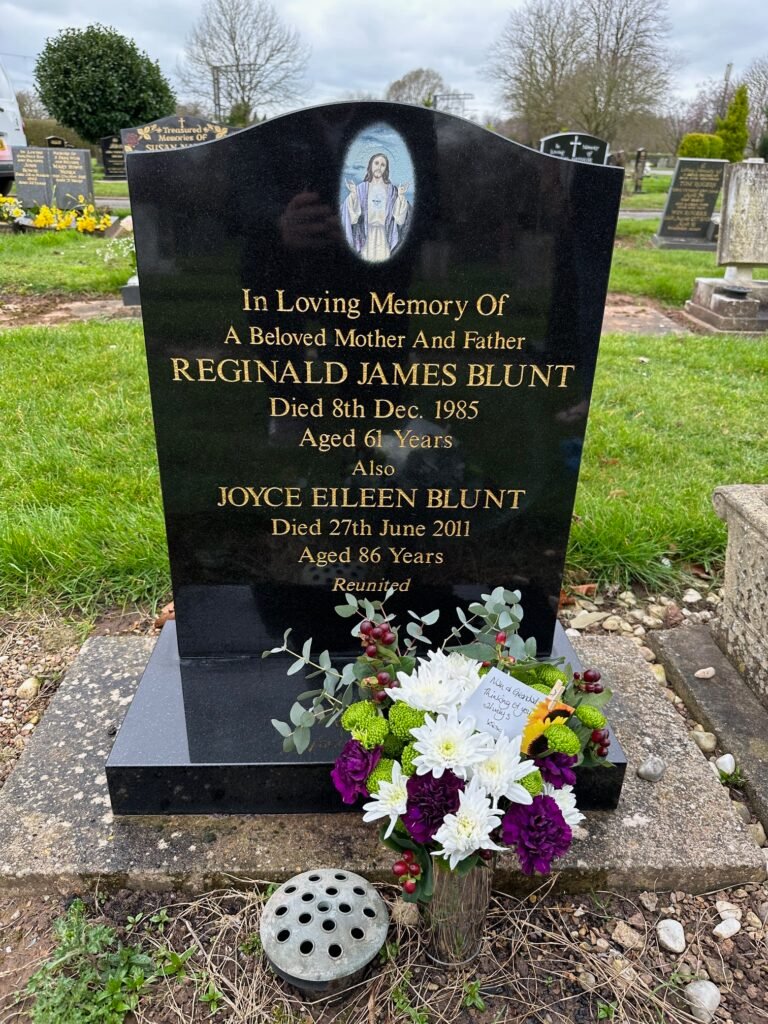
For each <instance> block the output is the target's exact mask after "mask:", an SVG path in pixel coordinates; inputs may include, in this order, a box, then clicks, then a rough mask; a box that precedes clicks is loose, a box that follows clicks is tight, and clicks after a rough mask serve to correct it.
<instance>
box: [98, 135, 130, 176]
mask: <svg viewBox="0 0 768 1024" xmlns="http://www.w3.org/2000/svg"><path fill="white" fill-rule="evenodd" d="M100 145H101V163H102V165H103V167H104V179H105V181H119V180H122V179H124V178H125V150H124V149H123V143H122V141H121V140H120V136H119V135H105V136H104V138H103V139H101V140H100Z"/></svg>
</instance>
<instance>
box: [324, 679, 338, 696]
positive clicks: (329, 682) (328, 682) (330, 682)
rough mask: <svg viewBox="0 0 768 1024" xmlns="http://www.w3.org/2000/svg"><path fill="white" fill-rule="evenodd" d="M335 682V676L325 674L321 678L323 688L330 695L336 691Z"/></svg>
mask: <svg viewBox="0 0 768 1024" xmlns="http://www.w3.org/2000/svg"><path fill="white" fill-rule="evenodd" d="M336 683H337V679H336V678H335V676H332V675H326V677H325V679H324V680H323V690H324V691H325V693H327V694H330V696H333V695H334V693H335V692H336Z"/></svg>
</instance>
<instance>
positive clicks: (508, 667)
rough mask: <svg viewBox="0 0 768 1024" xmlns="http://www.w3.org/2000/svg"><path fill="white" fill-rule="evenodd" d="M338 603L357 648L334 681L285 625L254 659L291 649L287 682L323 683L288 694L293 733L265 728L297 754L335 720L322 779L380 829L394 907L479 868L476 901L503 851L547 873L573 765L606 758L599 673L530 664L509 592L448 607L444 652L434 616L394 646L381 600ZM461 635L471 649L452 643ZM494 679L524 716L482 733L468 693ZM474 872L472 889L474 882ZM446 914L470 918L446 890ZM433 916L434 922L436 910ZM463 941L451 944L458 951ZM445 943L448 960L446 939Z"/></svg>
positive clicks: (563, 842)
mask: <svg viewBox="0 0 768 1024" xmlns="http://www.w3.org/2000/svg"><path fill="white" fill-rule="evenodd" d="M345 596H346V600H347V603H346V604H344V605H340V606H338V607H337V608H336V611H337V612H338V614H340V615H342V616H343V617H349V618H351V617H353V616H356V617H357V619H358V621H357V622H356V623H355V625H354V627H353V629H352V634H353V636H355V637H356V638H357V639H358V640H359V642H360V644H361V647H362V653H361V654H360V656H359V657H358V658H357V660H356V661H354V662H352V663H350V664H347V665H345V666H344V668H343V670H342V671H341V672H337V671H336V670H335V669H334V668H333V666H332V663H331V659H330V655H329V654H328V652H327V651H323V652H322V653H321V654H320V655H318V657H317V659H316V660H313V658H312V641H311V640H308V641H307V642H306V643H305V644H304V646H303V648H302V650H301V652H296V651H292V650H291V649H290V646H289V636H290V630H289V631H288V632H287V633H286V635H285V638H284V643H283V646H282V647H279V648H274V649H273V650H272V651H269V652H266V653H267V654H272V653H277V652H287V653H290V654H292V655H293V656H294V658H295V660H294V662H293V663H292V665H291V666H290V667H289V669H288V672H289V674H291V673H294V672H298V671H299V670H300V669H302V668H305V669H309V670H310V673H309V674H310V676H315V677H316V676H318V675H320V676H323V680H322V685H321V686H320V687H318V688H317V689H314V690H309V691H306V692H305V693H303V694H300V696H299V700H298V701H297V703H296V704H294V706H293V708H292V709H291V714H290V719H291V723H292V725H293V726H294V728H293V729H292V728H291V726H290V725H289V724H288V723H286V722H278V721H273V725H274V726H275V728H276V729H278V731H279V732H280V733H281V734H282V735H283V737H284V746H285V748H286V749H288V750H290V749H296V750H298V751H299V752H301V751H302V750H304V749H306V748H307V746H308V744H309V739H310V733H311V729H312V727H313V726H314V725H316V724H318V723H324V724H331V723H332V722H334V721H336V720H338V719H340V720H341V726H342V728H343V729H344V730H345V731H346V732H348V733H349V734H350V738H349V740H348V741H347V742H346V744H345V746H344V748H343V749H342V751H341V753H340V754H339V756H338V758H337V760H336V763H335V765H334V767H333V770H332V772H331V778H332V780H333V783H334V785H335V787H336V789H337V790H338V791H339V793H340V795H341V799H342V800H343V801H344V803H347V804H354V803H356V802H357V801H358V800H359V799H363V800H364V801H365V802H364V804H363V820H364V821H367V822H380V823H381V825H380V828H381V838H382V840H383V842H384V843H385V844H386V845H387V846H389V847H390V848H391V849H393V850H395V851H396V853H397V854H398V859H397V860H396V861H395V863H394V865H393V868H392V870H393V872H394V874H395V875H396V876H397V877H398V878H399V880H400V884H401V886H402V890H403V896H404V898H405V899H406V900H409V901H415V900H420V901H422V902H424V903H429V902H432V903H434V902H435V901H436V899H437V896H438V892H439V891H441V890H444V889H445V882H446V880H447V877H449V878H453V879H458V878H462V877H465V876H470V874H471V873H474V872H482V875H483V876H484V879H483V884H482V885H480V886H479V888H480V889H481V890H483V891H486V890H487V896H486V897H485V905H486V906H487V902H488V896H489V894H490V888H489V886H490V877H491V872H490V870H488V867H489V866H490V864H491V862H492V861H493V860H494V858H495V857H496V855H497V854H499V853H504V852H507V851H510V852H512V853H514V854H515V855H516V857H517V861H518V863H519V865H520V869H521V870H522V871H523V872H524V873H526V874H529V875H532V874H535V873H539V874H546V873H548V872H549V871H550V869H551V867H552V863H553V861H554V860H555V859H556V858H558V857H561V856H563V855H564V854H565V853H566V852H567V850H568V848H569V846H570V844H571V840H572V838H573V831H572V830H573V827H574V826H575V825H577V824H578V823H579V822H580V821H581V820H582V819H583V815H582V814H581V813H580V811H579V810H578V808H577V806H576V798H575V796H574V791H573V787H574V784H575V782H576V776H575V773H574V769H575V768H576V766H577V765H579V764H581V763H588V764H607V763H608V762H607V761H606V755H607V753H608V744H609V736H608V730H607V728H606V718H605V715H604V714H603V712H602V710H601V709H602V707H603V706H604V705H605V704H606V703H607V702H608V700H609V699H610V696H611V695H610V691H609V690H607V689H606V688H604V687H603V685H602V683H601V682H600V673H599V672H597V671H596V670H595V669H589V670H587V671H585V672H583V673H581V674H580V673H578V672H576V673H574V672H572V671H571V668H570V666H568V665H563V664H562V663H561V661H557V660H552V659H550V660H547V661H543V660H542V661H539V660H537V659H536V647H535V641H534V640H531V639H529V640H526V641H524V640H523V639H522V638H521V637H520V636H519V634H518V628H519V626H520V623H521V621H522V617H523V609H522V607H521V605H520V593H519V592H518V591H508V590H505V589H504V588H502V587H497V588H496V589H495V590H494V591H493V593H491V594H484V595H482V601H478V602H475V603H473V604H471V605H470V606H469V613H470V615H469V616H467V614H466V613H465V612H464V611H463V610H462V609H461V608H459V609H457V614H458V618H459V625H458V626H457V627H454V628H453V629H452V630H451V632H450V637H449V640H451V641H453V642H452V644H451V645H450V646H447V645H444V646H443V647H442V648H433V647H432V646H431V644H430V642H429V640H428V638H427V637H426V635H425V628H428V627H429V626H431V625H434V624H435V622H437V619H438V613H437V612H431V613H429V614H428V615H424V616H418V615H416V614H415V613H414V612H410V613H409V615H410V617H411V620H412V621H410V622H408V624H407V625H406V627H405V629H404V630H403V631H402V632H403V633H404V634H405V638H404V641H403V642H402V643H401V640H400V633H401V631H400V630H399V629H398V627H397V626H396V624H395V620H394V616H393V615H391V614H388V612H387V610H386V607H385V602H386V598H385V601H384V602H376V603H371V602H369V601H363V602H359V601H358V600H357V599H356V598H355V597H354V596H352V595H350V594H347V595H345ZM388 596H389V595H388ZM466 634H470V636H469V643H463V642H462V641H463V639H464V637H465V635H466ZM419 644H424V645H427V646H428V648H429V649H428V650H427V651H426V653H425V656H424V657H417V656H416V648H417V645H419ZM265 656H266V655H265ZM494 671H497V672H498V671H500V672H501V673H503V678H504V679H507V680H510V681H512V685H513V689H514V692H515V695H516V697H517V698H522V699H523V700H524V701H525V700H527V702H528V703H527V705H524V707H525V713H524V715H523V717H522V718H521V716H520V715H518V716H517V718H516V721H514V722H513V723H512V724H507V722H506V721H505V718H509V717H510V716H509V715H506V716H505V715H504V714H499V715H498V719H499V721H500V722H501V726H495V725H494V726H493V727H488V722H487V718H488V716H487V715H486V716H485V717H486V720H485V724H483V721H481V719H482V715H481V716H480V719H478V717H477V716H476V715H475V714H474V713H473V709H474V708H475V707H477V706H478V702H477V700H476V699H475V700H473V694H476V693H477V692H478V691H479V690H480V689H481V688H482V686H481V684H482V683H483V679H484V677H485V676H486V675H488V674H489V673H491V672H494ZM496 678H498V677H496ZM302 701H308V702H310V703H309V704H302V703H301V702H302ZM483 706H487V705H483V704H482V703H481V704H480V707H483ZM502 707H503V704H502ZM527 708H530V711H528V710H527ZM497 710H498V709H497ZM483 714H485V713H484V712H483ZM446 876H447V877H446ZM473 877H474V879H475V883H476V884H475V888H478V885H477V879H478V878H479V877H480V876H479V875H477V874H475V875H474V876H473ZM465 895H466V894H465ZM441 899H442V897H441ZM449 902H450V901H449ZM452 905H453V906H454V910H453V911H451V913H450V914H448V915H447V916H446V915H445V914H443V915H442V920H443V923H445V921H446V920H447V921H448V924H449V925H450V927H451V928H453V929H455V927H456V924H457V915H460V916H462V917H464V918H466V919H468V920H469V919H471V917H472V914H471V912H470V908H469V907H468V905H467V902H466V898H465V897H461V898H457V897H456V894H455V893H454V896H453V900H452ZM432 911H433V916H434V912H435V908H434V906H433V907H432ZM481 916H482V919H483V920H484V916H485V909H484V908H483V911H482V915H481ZM463 938H464V937H463ZM463 938H462V942H461V943H459V944H458V947H459V948H460V949H461V950H462V951H463V952H466V949H467V944H466V942H465V941H463ZM443 945H444V944H443ZM450 945H451V948H452V949H453V950H454V951H455V949H456V948H457V943H456V941H455V936H453V937H452V939H451V942H450ZM443 951H444V950H443Z"/></svg>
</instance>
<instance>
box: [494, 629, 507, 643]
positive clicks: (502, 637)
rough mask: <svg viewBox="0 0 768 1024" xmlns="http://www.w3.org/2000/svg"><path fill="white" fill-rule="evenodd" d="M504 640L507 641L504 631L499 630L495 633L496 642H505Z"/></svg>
mask: <svg viewBox="0 0 768 1024" xmlns="http://www.w3.org/2000/svg"><path fill="white" fill-rule="evenodd" d="M506 642H507V634H506V633H505V632H504V630H501V632H499V633H497V634H496V643H497V644H505V643H506Z"/></svg>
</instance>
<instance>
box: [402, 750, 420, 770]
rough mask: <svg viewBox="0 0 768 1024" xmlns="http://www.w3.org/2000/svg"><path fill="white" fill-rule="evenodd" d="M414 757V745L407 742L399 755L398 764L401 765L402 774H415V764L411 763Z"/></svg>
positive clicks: (415, 755)
mask: <svg viewBox="0 0 768 1024" xmlns="http://www.w3.org/2000/svg"><path fill="white" fill-rule="evenodd" d="M414 757H418V754H417V752H416V747H414V745H413V744H412V743H409V744H408V745H407V746H406V747H404V748H403V752H402V754H401V755H400V764H401V765H402V766H403V775H415V773H416V765H415V764H414V763H413V759H414Z"/></svg>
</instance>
